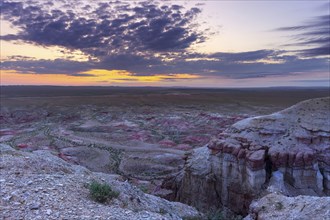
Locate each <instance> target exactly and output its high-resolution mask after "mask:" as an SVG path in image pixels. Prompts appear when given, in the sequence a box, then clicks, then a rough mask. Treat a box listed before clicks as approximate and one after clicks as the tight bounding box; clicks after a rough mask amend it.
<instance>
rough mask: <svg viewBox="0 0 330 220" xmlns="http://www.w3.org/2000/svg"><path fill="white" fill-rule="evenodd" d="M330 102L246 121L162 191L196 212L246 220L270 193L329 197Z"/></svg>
mask: <svg viewBox="0 0 330 220" xmlns="http://www.w3.org/2000/svg"><path fill="white" fill-rule="evenodd" d="M329 115H330V98H319V99H313V100H307V101H304V102H301V103H298V104H296V105H294V106H292V107H290V108H288V109H285V110H283V111H280V112H277V113H274V114H271V115H266V116H260V117H253V118H248V119H244V120H242V121H239V122H237V123H235V124H234V125H232V126H231V127H230V128H228V129H227V130H225V131H224V132H223V133H221V134H220V135H219V137H218V138H216V139H213V140H212V141H210V143H209V144H207V145H206V146H204V147H202V148H198V149H195V150H194V151H192V153H191V154H190V155H188V156H187V160H186V164H185V168H184V170H183V171H182V172H180V173H179V174H178V175H177V176H176V178H175V181H173V180H172V181H169V182H168V183H167V184H166V186H167V187H170V188H172V189H174V191H175V194H174V195H173V198H172V199H175V200H177V201H181V202H184V203H187V204H190V205H193V206H195V207H198V208H199V209H207V208H210V207H212V206H213V207H215V208H219V207H224V206H225V207H228V208H229V209H231V210H233V211H234V212H236V213H240V214H247V212H248V208H249V205H250V203H251V201H252V200H253V199H256V198H260V197H261V196H262V195H264V194H266V193H267V191H268V192H269V191H270V192H273V191H276V192H281V193H283V194H284V195H288V196H297V195H311V196H329V195H330V117H329Z"/></svg>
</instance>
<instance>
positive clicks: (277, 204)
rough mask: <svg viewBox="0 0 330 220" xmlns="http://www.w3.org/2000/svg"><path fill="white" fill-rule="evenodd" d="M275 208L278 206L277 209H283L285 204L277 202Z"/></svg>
mask: <svg viewBox="0 0 330 220" xmlns="http://www.w3.org/2000/svg"><path fill="white" fill-rule="evenodd" d="M275 208H276V210H281V209H283V204H282V203H281V202H277V203H276V204H275Z"/></svg>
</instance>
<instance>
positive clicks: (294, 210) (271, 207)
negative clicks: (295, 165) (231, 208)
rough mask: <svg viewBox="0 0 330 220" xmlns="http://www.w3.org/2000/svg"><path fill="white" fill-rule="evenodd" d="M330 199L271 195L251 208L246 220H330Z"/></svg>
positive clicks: (256, 202)
mask: <svg viewBox="0 0 330 220" xmlns="http://www.w3.org/2000/svg"><path fill="white" fill-rule="evenodd" d="M329 207H330V197H317V196H297V197H287V196H284V195H281V194H277V193H271V194H268V195H267V196H265V197H263V198H262V199H260V200H258V201H255V202H253V203H252V204H251V206H250V211H249V215H248V216H246V217H245V218H244V220H277V219H299V220H311V219H324V220H325V219H329V218H330V209H329Z"/></svg>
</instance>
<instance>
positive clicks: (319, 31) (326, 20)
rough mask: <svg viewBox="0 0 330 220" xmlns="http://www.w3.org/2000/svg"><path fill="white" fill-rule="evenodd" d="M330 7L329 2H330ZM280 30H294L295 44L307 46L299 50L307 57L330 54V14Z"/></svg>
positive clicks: (280, 29)
mask: <svg viewBox="0 0 330 220" xmlns="http://www.w3.org/2000/svg"><path fill="white" fill-rule="evenodd" d="M328 7H329V4H328ZM277 30H279V31H285V32H293V33H294V40H295V41H296V42H295V43H292V44H289V45H294V46H306V47H308V48H306V49H302V50H299V51H298V52H299V54H301V55H303V56H305V57H315V56H326V55H330V15H329V14H327V15H324V16H319V17H317V18H315V19H314V20H312V21H309V22H307V23H306V24H304V25H299V26H291V27H282V28H279V29H277Z"/></svg>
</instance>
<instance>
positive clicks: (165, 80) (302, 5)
mask: <svg viewBox="0 0 330 220" xmlns="http://www.w3.org/2000/svg"><path fill="white" fill-rule="evenodd" d="M0 8H1V33H0V34H1V35H0V43H1V78H0V79H1V85H95V86H97V85H100V86H188V87H268V86H330V76H329V59H330V27H329V25H330V3H329V1H328V0H323V1H322V0H320V1H289V0H287V1H285V0H282V1H269V0H265V1H260V0H259V1H220V0H218V1H206V0H204V1H192V0H186V1H185V0H182V1H150V0H149V1H122V0H117V1H104V0H102V1H101V0H100V1H87V0H57V1H51V0H21V1H19V0H0Z"/></svg>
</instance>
